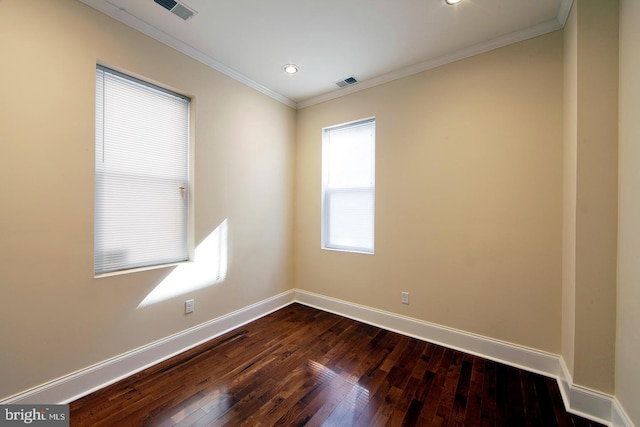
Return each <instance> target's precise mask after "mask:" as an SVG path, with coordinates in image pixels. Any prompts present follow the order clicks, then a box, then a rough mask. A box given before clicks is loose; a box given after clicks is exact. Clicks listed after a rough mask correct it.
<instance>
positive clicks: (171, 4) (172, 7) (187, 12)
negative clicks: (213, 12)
mask: <svg viewBox="0 0 640 427" xmlns="http://www.w3.org/2000/svg"><path fill="white" fill-rule="evenodd" d="M153 1H154V2H156V3H158V4H159V5H160V6H162V7H164V8H165V9H167V10H168V11H171V13H173V14H174V15H177V16H179V17H180V18H182V19H184V20H185V21H188V20H189V19H191V18H192V17H193V14H194V13H195V10H193V9H191V8H189V7H188V6H186V5H185V4H184V3H179V2H177V1H174V0H153Z"/></svg>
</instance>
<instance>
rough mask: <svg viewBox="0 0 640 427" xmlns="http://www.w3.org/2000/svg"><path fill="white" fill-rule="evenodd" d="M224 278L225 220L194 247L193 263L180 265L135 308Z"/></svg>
mask: <svg viewBox="0 0 640 427" xmlns="http://www.w3.org/2000/svg"><path fill="white" fill-rule="evenodd" d="M226 277H227V220H226V219H225V220H224V221H222V223H221V224H220V225H219V226H218V227H217V228H216V229H215V230H213V232H211V234H209V235H208V236H207V237H206V238H205V239H204V240H203V241H202V242H201V243H200V244H199V245H198V247H197V248H196V250H195V257H194V261H193V262H189V263H185V264H181V265H179V266H178V267H176V268H175V269H174V270H173V271H172V272H171V273H170V274H169V275H168V276H167V277H165V278H164V280H162V282H160V283H159V284H158V286H156V287H155V289H154V290H153V291H151V293H150V294H149V295H147V297H146V298H145V299H144V300H142V302H141V303H140V304H139V305H138V308H140V307H146V306H148V305H151V304H155V303H157V302H160V301H164V300H167V299H169V298H173V297H175V296H178V295H182V294H185V293H187V292H191V291H194V290H196V289H201V288H205V287H207V286H212V285H215V284H216V283H220V282H223V281H224V279H225V278H226Z"/></svg>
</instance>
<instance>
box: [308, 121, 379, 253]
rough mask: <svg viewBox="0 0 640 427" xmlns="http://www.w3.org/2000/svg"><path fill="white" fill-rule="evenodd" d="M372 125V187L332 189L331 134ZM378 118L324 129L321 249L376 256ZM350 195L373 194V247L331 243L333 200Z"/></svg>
mask: <svg viewBox="0 0 640 427" xmlns="http://www.w3.org/2000/svg"><path fill="white" fill-rule="evenodd" d="M369 123H372V124H373V128H372V133H373V135H372V141H371V143H372V145H373V157H372V162H373V168H372V169H373V176H372V181H371V184H370V185H366V186H353V187H340V188H331V187H330V186H329V184H328V172H329V159H328V154H329V153H328V149H327V146H328V145H329V144H330V141H329V138H328V136H329V134H330V132H332V131H335V130H341V129H346V128H352V127H357V126H361V125H366V124H369ZM375 158H376V118H375V116H372V117H367V118H364V119H359V120H354V121H350V122H346V123H341V124H337V125H332V126H328V127H325V128H323V129H322V166H321V167H322V189H321V221H320V223H321V249H325V250H330V251H338V252H350V253H358V254H366V255H374V254H375V211H376V204H375V200H376V197H375V190H376V179H375V175H376V161H375ZM348 193H372V197H371V200H372V204H373V207H372V211H371V213H372V217H371V239H372V244H371V247H370V248H369V247H361V246H350V245H339V244H336V243H332V242H330V233H331V223H330V221H329V219H330V209H331V199H332V197H331V196H332V195H333V194H348Z"/></svg>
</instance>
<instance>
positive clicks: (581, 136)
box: [562, 0, 618, 393]
mask: <svg viewBox="0 0 640 427" xmlns="http://www.w3.org/2000/svg"><path fill="white" fill-rule="evenodd" d="M565 46H566V48H565V55H566V61H565V65H566V67H565V79H566V84H565V141H564V145H565V171H564V172H565V175H564V183H565V195H564V209H565V211H564V265H563V271H564V274H563V278H564V280H563V298H564V301H563V348H562V351H563V353H562V356H563V359H564V360H565V361H566V363H567V366H568V368H569V370H570V373H571V374H572V376H573V382H574V383H575V384H578V385H582V386H586V387H588V388H592V389H595V390H600V391H603V392H606V393H613V392H614V369H615V365H614V362H615V328H616V327H615V322H616V311H615V310H616V246H617V208H618V206H617V186H618V182H617V181H618V177H617V174H618V2H617V0H615V1H607V2H603V1H600V0H578V1H576V2H574V4H573V8H572V11H571V15H570V18H569V21H568V25H567V26H566V27H565Z"/></svg>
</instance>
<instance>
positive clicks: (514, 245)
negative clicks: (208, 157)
mask: <svg viewBox="0 0 640 427" xmlns="http://www.w3.org/2000/svg"><path fill="white" fill-rule="evenodd" d="M562 51H563V37H562V32H555V33H551V34H548V35H545V36H542V37H538V38H535V39H531V40H528V41H525V42H521V43H517V44H514V45H511V46H508V47H504V48H501V49H498V50H494V51H491V52H488V53H484V54H481V55H478V56H475V57H472V58H468V59H465V60H462V61H459V62H456V63H452V64H449V65H445V66H442V67H439V68H436V69H433V70H430V71H426V72H423V73H421V74H418V75H414V76H412V77H408V78H405V79H402V80H398V81H394V82H391V83H388V84H385V85H382V86H378V87H375V88H370V89H367V90H364V91H360V92H358V93H355V94H352V95H349V96H346V97H343V98H339V99H335V100H332V101H328V102H325V103H323V104H319V105H316V106H312V107H308V108H305V109H302V110H300V111H299V112H298V122H297V138H296V139H297V153H296V168H297V169H296V193H295V200H296V203H295V215H294V218H295V221H296V222H295V231H294V245H295V248H296V250H295V255H294V266H295V267H294V277H295V280H294V283H295V286H296V287H298V288H301V289H304V290H307V291H311V292H316V293H319V294H323V295H327V296H330V297H334V298H339V299H343V300H346V301H350V302H352V303H357V304H362V305H366V306H370V307H374V308H377V309H381V310H386V311H390V312H393V313H398V314H402V315H406V316H410V317H414V318H417V319H421V320H425V321H429V322H434V323H437V324H441V325H445V326H448V327H453V328H458V329H462V330H465V331H468V332H472V333H476V334H480V335H484V336H488V337H491V338H495V339H500V340H504V341H508V342H512V343H516V344H520V345H524V346H529V347H533V348H536V349H539V350H545V351H549V352H553V353H559V352H560V327H559V325H560V315H561V281H562V266H561V258H562V150H563V146H562V132H563V120H562V117H563V111H562V105H563V101H562V97H563V71H562V70H563V55H562ZM369 116H375V117H376V150H377V152H376V156H377V160H376V168H377V170H376V185H377V188H376V253H375V255H360V254H351V253H342V252H333V251H326V250H321V249H320V186H321V184H320V168H321V156H320V154H321V129H322V128H323V127H325V126H329V125H334V124H338V123H343V122H347V121H351V120H355V119H360V118H364V117H369ZM401 291H407V292H409V293H410V296H411V303H410V304H409V305H402V304H401V303H400V293H401Z"/></svg>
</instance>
